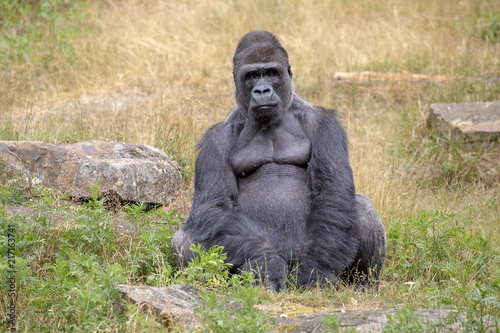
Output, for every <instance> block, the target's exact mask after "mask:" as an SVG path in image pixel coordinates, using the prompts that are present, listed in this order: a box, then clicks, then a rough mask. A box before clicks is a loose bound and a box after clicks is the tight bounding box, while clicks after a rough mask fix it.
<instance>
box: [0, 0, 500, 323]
mask: <svg viewBox="0 0 500 333" xmlns="http://www.w3.org/2000/svg"><path fill="white" fill-rule="evenodd" d="M498 13H500V3H498V2H495V1H489V2H488V1H475V0H467V1H461V2H459V3H457V2H456V1H451V0H450V1H439V2H436V1H430V0H421V1H414V2H405V3H400V2H387V1H382V0H369V1H365V0H355V1H331V2H318V3H314V4H312V3H311V2H308V1H303V0H297V1H292V2H289V3H283V2H269V1H264V0H262V1H261V0H259V1H251V2H241V1H231V2H230V1H224V0H215V1H209V2H206V3H205V2H189V3H179V2H178V1H170V0H167V1H159V0H153V1H148V2H147V3H141V2H139V1H134V0H128V1H120V2H113V1H107V2H104V1H97V0H96V1H93V0H91V1H88V2H73V1H63V0H44V1H31V0H24V1H19V2H15V3H14V2H12V1H1V0H0V73H1V77H2V80H0V118H1V119H2V121H1V122H0V140H41V141H46V142H52V143H72V142H77V141H83V140H91V139H97V140H118V141H127V142H137V143H144V144H150V145H153V146H156V147H158V148H160V149H163V150H164V151H166V152H167V153H168V154H169V156H171V157H172V158H174V159H175V160H176V161H177V162H179V163H180V164H181V165H182V166H183V169H184V177H185V180H186V181H185V183H186V184H187V185H186V186H185V188H184V189H183V190H182V191H181V193H180V194H179V196H178V197H177V198H176V200H175V202H174V203H173V204H171V205H170V206H168V207H160V208H157V209H155V210H147V209H146V207H145V205H141V204H140V203H138V204H136V205H131V206H127V207H124V208H122V209H121V210H120V211H118V212H111V211H109V210H107V209H106V205H107V203H106V202H104V201H103V200H102V198H100V197H99V194H98V191H97V189H98V188H96V192H95V194H94V198H93V199H92V200H90V201H89V202H88V203H84V204H80V205H76V204H75V203H72V202H71V201H68V200H67V198H64V197H58V195H57V194H56V192H55V191H54V190H53V189H43V188H41V187H39V186H38V185H36V184H35V183H34V182H32V178H33V177H31V178H29V177H28V179H26V178H27V177H26V175H22V174H17V173H15V172H14V171H11V170H6V169H5V168H4V166H2V165H0V185H1V187H0V218H1V226H0V230H1V232H0V253H2V259H1V260H0V276H2V277H3V276H5V274H6V272H7V270H8V262H7V261H6V260H4V258H5V257H4V253H7V252H6V251H7V249H8V244H9V243H8V234H9V225H12V226H15V230H16V246H17V249H16V257H15V259H16V263H15V265H16V266H15V267H16V271H17V279H18V280H17V313H18V315H19V317H18V328H19V331H26V332H28V331H112V332H113V331H115V332H123V331H125V332H142V331H161V330H164V331H166V330H168V329H172V328H171V327H170V328H168V327H166V326H162V324H161V323H160V322H159V321H156V320H155V319H154V316H152V315H151V314H150V313H148V312H143V311H140V309H138V308H137V307H135V306H134V305H121V306H114V305H113V304H114V303H113V302H114V301H115V299H116V296H117V292H116V288H115V286H116V284H120V283H129V284H136V285H150V286H166V285H171V284H174V283H190V284H194V285H196V286H197V287H199V288H200V289H201V290H202V291H203V295H204V296H203V297H204V299H205V300H206V301H207V304H208V305H206V307H205V308H204V310H203V311H202V323H203V326H202V327H201V328H200V330H206V331H210V330H213V331H217V330H220V331H223V330H232V331H244V330H245V329H246V330H253V331H258V330H268V327H269V326H268V325H272V323H271V324H269V322H265V321H264V319H266V318H267V317H268V316H264V315H263V314H262V313H261V312H259V311H257V310H258V309H264V312H265V313H266V314H267V315H269V316H270V317H276V316H277V315H279V314H280V313H295V314H300V313H304V312H310V311H329V310H338V309H346V310H349V309H384V308H395V307H397V308H403V311H402V312H401V313H400V314H398V315H394V316H393V317H392V318H391V319H390V323H389V326H388V328H387V330H388V331H405V330H406V331H408V330H409V329H410V328H413V329H417V330H421V331H439V330H442V328H440V327H429V326H425V325H423V324H422V323H421V322H419V320H418V318H417V317H416V316H415V315H414V313H413V310H412V309H415V308H430V309H455V310H457V311H459V312H463V313H465V314H466V321H465V322H464V323H463V325H462V327H464V328H465V329H466V330H468V331H485V330H486V329H487V326H488V325H493V326H492V327H493V328H494V329H496V330H498V327H499V323H498V321H499V317H500V305H499V302H500V299H499V296H498V295H499V294H500V290H499V288H500V287H499V286H500V268H499V267H500V254H499V251H500V249H499V245H498V244H500V224H499V223H498V221H500V204H499V202H500V201H499V200H500V199H499V198H500V170H499V169H498V163H500V161H499V160H498V156H499V155H498V151H495V150H492V151H486V150H483V149H482V147H476V149H473V150H472V151H471V150H468V149H467V148H468V147H464V146H460V145H456V144H453V143H452V142H450V141H449V140H448V138H444V137H440V136H439V135H437V134H436V133H434V132H432V131H430V130H429V129H428V127H427V115H428V114H429V110H430V105H431V104H432V103H440V102H451V103H455V102H476V101H493V100H498V97H499V96H500V85H499V84H498V76H499V71H498V69H499V68H500V43H498V38H499V37H498V32H499V29H498ZM235 18H237V19H235ZM255 28H263V29H268V30H270V31H273V32H274V33H276V34H277V36H278V38H279V39H280V40H281V42H282V44H283V45H284V46H285V48H286V49H287V50H288V52H289V56H290V61H291V63H292V67H293V71H294V83H295V88H296V91H297V92H298V93H299V94H300V95H301V96H303V97H304V98H306V99H307V100H309V101H310V102H311V103H312V104H316V105H323V106H326V107H331V108H336V109H338V110H339V112H340V114H341V115H342V116H343V123H344V125H345V127H346V129H347V132H348V135H349V139H350V159H351V164H352V167H353V171H354V176H355V182H356V188H357V191H358V192H359V193H363V194H366V195H368V196H369V197H370V198H371V199H372V200H373V201H374V203H375V205H376V208H377V210H378V212H379V215H380V217H381V219H382V221H383V223H384V226H385V228H386V234H387V261H386V266H385V267H384V272H383V275H382V281H381V285H380V289H379V290H378V291H368V292H366V293H362V292H358V291H355V290H353V289H352V288H349V287H347V286H335V287H331V288H326V289H323V290H319V289H314V288H313V289H309V290H296V289H294V288H293V287H291V288H289V289H288V291H287V292H285V293H279V294H275V295H269V294H268V293H267V292H266V291H265V290H263V289H261V288H258V289H253V288H249V283H251V281H252V278H251V277H249V276H246V277H243V279H241V280H231V278H230V277H229V275H228V273H227V270H224V269H220V268H222V267H223V265H222V264H221V263H222V261H223V259H224V258H223V255H221V253H220V249H219V250H218V249H212V250H210V251H208V252H205V253H203V254H202V255H201V256H200V258H202V259H200V261H198V262H195V263H193V264H192V265H191V266H190V267H188V268H185V269H184V270H179V269H178V268H176V267H175V258H174V256H173V249H172V247H171V244H170V240H171V237H172V234H173V232H174V231H175V230H176V229H177V228H178V227H179V226H180V225H181V224H182V222H181V221H182V218H185V217H186V216H187V214H188V212H189V208H190V204H191V199H192V182H193V171H194V162H195V158H196V152H195V149H194V147H195V144H196V142H197V140H198V139H199V138H200V137H201V135H202V133H203V132H204V131H205V130H206V129H207V128H208V127H209V126H211V125H212V124H214V123H215V122H217V121H221V120H224V119H225V118H226V117H227V115H228V113H229V111H230V109H231V107H233V106H234V104H235V103H234V97H233V90H234V87H233V82H232V75H231V57H232V53H233V52H234V48H235V46H236V43H237V41H238V39H239V38H240V37H241V36H242V35H243V34H244V33H246V32H248V31H249V30H251V29H255ZM348 71H381V72H391V73H402V74H405V75H406V74H408V73H414V74H427V75H443V76H444V77H445V78H446V79H445V80H444V81H443V82H439V83H435V82H424V81H421V82H419V81H416V82H414V81H405V80H398V79H387V80H381V81H371V82H364V81H359V82H358V81H355V80H353V81H339V80H336V79H335V78H334V74H335V72H348ZM495 79H496V80H495ZM13 206H14V207H16V209H17V210H19V209H22V210H23V211H27V212H28V213H25V214H24V215H23V214H21V215H12V213H11V212H10V211H9V212H7V210H9V209H10V208H9V207H13ZM20 207H21V208H20ZM27 209H29V210H27ZM33 212H35V213H33ZM123 220H126V221H127V222H128V223H130V224H131V225H132V226H133V227H134V230H135V231H134V232H132V233H131V234H121V233H119V232H117V231H116V229H117V225H118V224H119V223H120V221H123ZM200 272H203V273H201V274H200ZM0 283H1V284H2V285H1V286H2V288H3V289H2V292H1V295H2V297H0V307H1V308H2V309H4V308H5V309H6V306H7V302H8V301H9V298H7V297H6V296H4V295H5V293H4V290H8V289H5V288H9V287H10V286H9V285H8V282H7V279H4V278H2V280H1V281H0ZM409 283H410V284H409ZM232 286H233V287H232ZM233 302H236V303H239V305H237V306H236V307H234V308H233V307H230V308H231V310H230V311H229V310H224V309H226V306H225V305H228V304H229V305H231V303H233ZM255 304H257V305H258V307H255V306H254V305H255ZM245 307H246V308H245ZM238 309H246V310H245V311H242V310H241V311H240V310H238ZM245 313H248V315H245ZM484 315H487V316H489V319H490V322H486V321H485V320H484V318H485V317H484ZM232 318H238V320H236V321H234V320H232ZM215 319H216V321H215V322H216V325H218V326H211V325H213V323H214V320H215ZM6 320H7V317H6V315H5V314H4V312H2V311H0V322H1V324H5V323H6ZM240 324H241V325H243V326H238V325H240ZM324 325H325V327H328V328H329V329H331V330H332V331H335V330H336V329H337V328H338V321H336V318H325V321H324ZM422 325H423V326H422ZM336 327H337V328H336Z"/></svg>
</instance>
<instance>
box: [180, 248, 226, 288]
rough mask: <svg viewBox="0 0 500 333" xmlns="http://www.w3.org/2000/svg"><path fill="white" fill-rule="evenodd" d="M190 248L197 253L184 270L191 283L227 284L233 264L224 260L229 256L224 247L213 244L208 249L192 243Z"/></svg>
mask: <svg viewBox="0 0 500 333" xmlns="http://www.w3.org/2000/svg"><path fill="white" fill-rule="evenodd" d="M190 250H191V251H193V252H194V253H196V254H197V255H196V256H195V257H194V258H193V259H192V261H191V262H190V263H189V266H188V267H187V268H186V269H185V270H184V274H185V275H186V280H187V281H188V282H189V283H202V284H206V285H212V286H219V285H221V284H226V281H227V280H228V278H229V269H230V268H231V265H230V264H227V263H225V262H224V261H225V260H226V257H227V254H225V253H224V252H222V251H223V250H224V247H222V246H213V247H211V248H210V249H209V250H208V251H207V250H205V249H204V248H203V247H202V246H201V245H200V244H196V245H195V244H191V247H190Z"/></svg>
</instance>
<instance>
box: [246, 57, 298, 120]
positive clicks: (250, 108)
mask: <svg viewBox="0 0 500 333" xmlns="http://www.w3.org/2000/svg"><path fill="white" fill-rule="evenodd" d="M287 76H288V75H287V74H286V73H285V72H284V70H283V66H282V65H281V64H279V63H276V62H271V63H255V64H248V65H244V66H242V67H241V68H240V70H239V71H238V78H239V82H238V85H239V87H240V88H242V89H243V94H242V95H243V96H242V97H243V98H244V100H243V103H241V104H243V105H245V106H246V110H242V111H245V112H244V113H246V114H245V115H246V117H247V118H250V119H253V120H255V121H256V122H257V123H258V124H260V125H267V124H271V123H274V122H275V121H276V120H277V119H279V118H280V117H281V115H282V114H283V113H284V112H285V108H286V107H287V106H288V105H287V104H288V103H287V102H288V101H287V100H283V98H288V96H287V94H286V91H287V87H289V86H290V84H289V81H290V80H289V78H287ZM284 88H285V89H284Z"/></svg>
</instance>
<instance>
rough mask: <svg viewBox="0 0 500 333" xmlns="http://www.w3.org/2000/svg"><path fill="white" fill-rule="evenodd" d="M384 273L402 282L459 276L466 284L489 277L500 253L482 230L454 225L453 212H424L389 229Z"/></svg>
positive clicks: (456, 277)
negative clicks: (497, 252) (480, 231)
mask: <svg viewBox="0 0 500 333" xmlns="http://www.w3.org/2000/svg"><path fill="white" fill-rule="evenodd" d="M387 239H388V246H387V261H388V263H387V264H386V268H385V273H386V274H388V275H390V276H392V278H393V279H394V280H396V281H400V282H401V283H403V282H407V281H417V280H424V281H427V282H431V281H433V282H438V283H439V282H441V281H443V282H444V281H447V280H450V279H456V280H457V281H460V283H462V284H464V285H466V284H468V283H470V281H471V280H473V279H476V280H483V279H487V277H488V276H489V274H490V269H496V267H497V265H498V264H500V262H498V257H497V256H496V250H495V249H492V248H491V247H490V245H489V243H488V241H487V240H486V239H485V238H484V236H482V235H481V234H480V233H472V232H470V231H467V230H466V229H465V228H463V227H459V226H456V225H453V223H452V216H450V215H448V214H445V213H442V212H422V213H421V214H419V215H417V216H413V217H410V218H409V219H408V220H407V221H403V222H398V221H396V222H395V223H394V224H393V225H392V226H391V227H390V228H389V229H388V230H387Z"/></svg>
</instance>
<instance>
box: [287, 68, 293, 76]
mask: <svg viewBox="0 0 500 333" xmlns="http://www.w3.org/2000/svg"><path fill="white" fill-rule="evenodd" d="M288 75H290V78H292V77H293V73H292V66H290V65H288Z"/></svg>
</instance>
